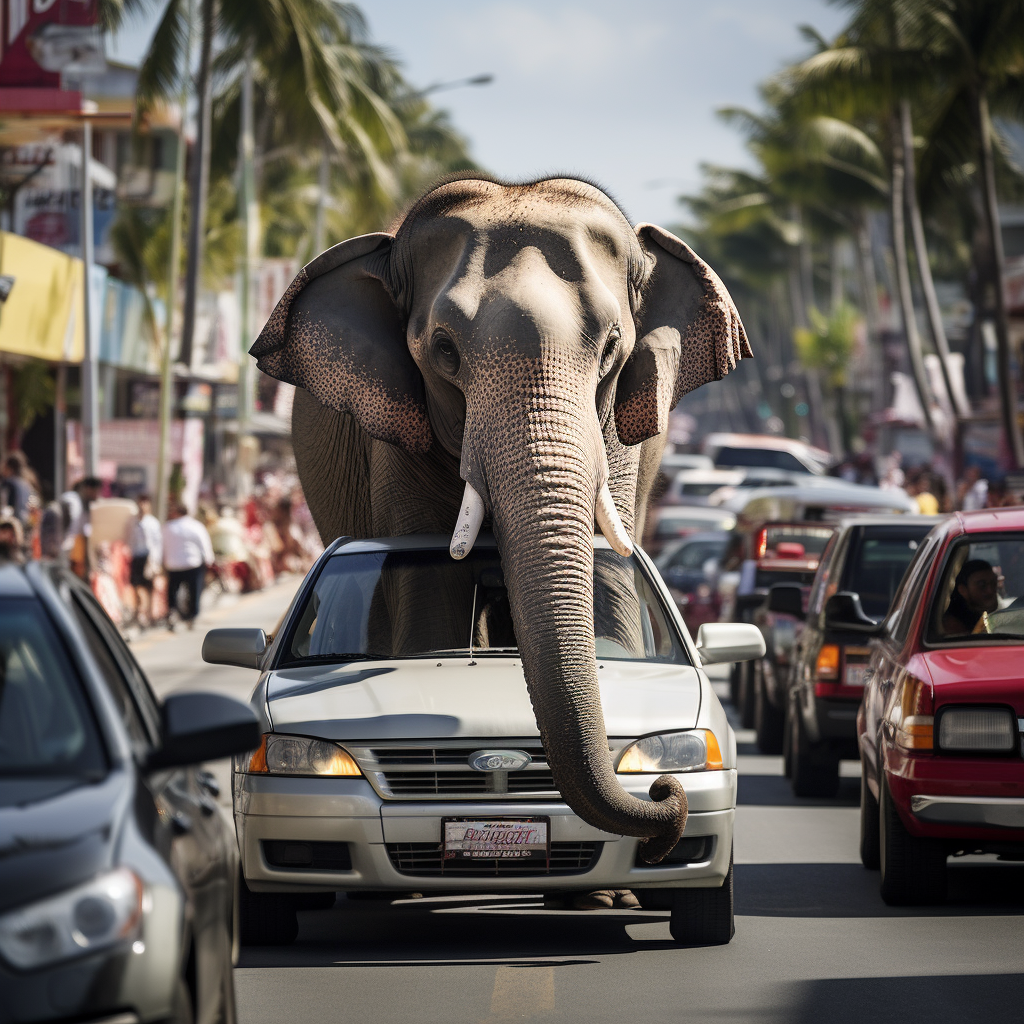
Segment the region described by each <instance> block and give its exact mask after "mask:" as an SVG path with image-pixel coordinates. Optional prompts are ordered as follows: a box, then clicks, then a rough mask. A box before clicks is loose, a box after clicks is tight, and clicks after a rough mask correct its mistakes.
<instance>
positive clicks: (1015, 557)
mask: <svg viewBox="0 0 1024 1024" xmlns="http://www.w3.org/2000/svg"><path fill="white" fill-rule="evenodd" d="M829 600H830V604H831V611H832V616H833V618H835V619H836V620H845V619H850V620H856V622H857V623H858V624H859V622H860V609H859V608H858V604H857V602H855V601H854V600H853V599H852V598H851V597H850V596H849V595H847V594H844V593H836V594H834V595H833V596H832V597H831V598H830V599H829ZM872 632H873V633H874V634H875V635H876V636H877V639H876V640H875V642H874V644H873V651H872V655H871V659H870V661H869V663H868V665H867V683H866V686H865V690H864V697H863V700H862V702H861V706H860V710H859V712H858V716H857V740H858V746H859V752H860V758H861V767H862V771H863V774H862V785H861V842H860V845H861V859H862V861H863V863H864V865H865V866H866V867H869V868H879V867H880V868H881V892H882V898H883V899H884V900H885V901H886V902H887V903H891V904H908V903H910V904H912V903H937V902H940V901H941V900H943V899H944V898H945V893H946V862H947V858H948V857H949V856H950V855H953V856H957V855H960V854H972V853H988V854H996V855H998V856H999V857H1000V858H1002V859H1005V860H1014V861H1019V860H1022V859H1024V686H1022V678H1024V508H1006V509H998V510H990V511H982V512H960V513H956V514H955V515H953V516H951V517H950V518H949V519H947V520H946V521H945V522H943V523H941V524H940V525H939V526H937V527H936V528H935V529H934V530H933V531H932V532H931V533H930V534H929V536H928V538H927V539H926V540H925V541H924V543H922V544H921V546H920V547H919V548H918V551H917V554H916V556H915V558H914V561H913V562H912V563H911V565H910V567H909V569H908V570H907V573H906V576H905V577H904V579H903V583H902V585H901V586H900V589H899V591H898V593H897V594H896V597H895V599H894V601H893V603H892V609H891V611H890V612H889V615H888V616H887V617H886V619H885V620H884V622H883V623H882V624H881V625H880V626H878V627H873V628H872Z"/></svg>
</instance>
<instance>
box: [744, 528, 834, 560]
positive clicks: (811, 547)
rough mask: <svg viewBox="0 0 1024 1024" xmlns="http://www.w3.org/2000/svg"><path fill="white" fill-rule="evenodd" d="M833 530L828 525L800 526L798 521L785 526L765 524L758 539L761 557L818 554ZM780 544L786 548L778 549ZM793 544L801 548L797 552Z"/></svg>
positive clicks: (822, 549) (804, 556)
mask: <svg viewBox="0 0 1024 1024" xmlns="http://www.w3.org/2000/svg"><path fill="white" fill-rule="evenodd" d="M834 532H835V531H834V530H833V529H832V528H831V527H830V526H802V525H800V524H799V523H796V524H792V525H787V526H766V527H765V528H764V530H763V531H762V536H761V538H760V540H759V548H760V556H761V557H762V558H783V557H785V558H808V557H812V556H817V555H820V554H821V553H822V552H823V551H824V550H825V545H826V544H828V542H829V539H830V538H831V536H832V534H833V533H834ZM780 544H788V545H789V547H788V548H783V550H782V551H779V545H780ZM794 545H799V546H800V547H801V548H803V553H802V554H800V553H797V551H796V549H795V547H794Z"/></svg>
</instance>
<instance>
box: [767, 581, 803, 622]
mask: <svg viewBox="0 0 1024 1024" xmlns="http://www.w3.org/2000/svg"><path fill="white" fill-rule="evenodd" d="M768 611H770V612H778V613H779V614H780V615H792V616H794V617H795V618H798V619H802V618H803V617H804V592H803V591H802V590H801V589H800V588H799V587H797V586H795V585H794V584H792V583H776V584H775V585H774V586H772V587H771V588H770V589H769V590H768Z"/></svg>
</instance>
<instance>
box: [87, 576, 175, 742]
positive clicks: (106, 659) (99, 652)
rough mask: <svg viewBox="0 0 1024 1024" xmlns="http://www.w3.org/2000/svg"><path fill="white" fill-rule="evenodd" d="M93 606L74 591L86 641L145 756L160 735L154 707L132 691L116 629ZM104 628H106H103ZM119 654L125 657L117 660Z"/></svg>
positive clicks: (121, 714) (128, 730)
mask: <svg viewBox="0 0 1024 1024" xmlns="http://www.w3.org/2000/svg"><path fill="white" fill-rule="evenodd" d="M92 604H94V601H93V598H92V596H91V595H90V594H84V593H81V591H80V589H79V588H77V587H76V588H74V592H73V594H72V597H71V601H70V608H71V612H72V614H73V615H74V616H75V619H76V620H77V621H78V625H79V626H80V627H81V630H82V634H83V636H84V638H85V642H86V643H87V644H88V646H89V650H90V652H91V653H92V656H93V657H94V658H95V659H96V663H97V665H98V666H99V670H100V674H101V675H102V677H103V681H104V682H105V683H106V685H107V689H108V690H109V691H110V695H111V696H112V697H113V698H114V703H115V704H116V705H117V709H118V712H119V713H120V716H121V721H122V723H123V724H124V727H125V730H126V731H127V733H128V736H129V737H130V739H131V742H132V746H133V747H134V748H135V749H136V751H137V752H143V753H144V752H146V751H147V750H149V749H150V748H151V747H152V746H153V745H154V744H155V743H156V741H157V737H158V735H159V725H158V719H157V718H156V711H155V708H150V707H147V706H146V703H143V702H142V701H140V700H139V695H138V694H136V693H134V692H133V686H132V683H131V682H130V681H129V677H130V675H131V671H130V668H129V664H128V659H126V658H124V656H123V653H122V652H117V653H115V652H116V651H117V643H118V642H121V641H120V638H119V637H116V636H112V635H111V634H116V630H114V628H113V627H112V626H109V624H108V623H106V622H104V618H105V615H104V613H103V611H102V609H100V608H99V606H98V605H96V607H95V608H93V607H92ZM105 626H106V627H107V628H104V627H105ZM118 654H122V656H121V657H118ZM132 664H134V659H132Z"/></svg>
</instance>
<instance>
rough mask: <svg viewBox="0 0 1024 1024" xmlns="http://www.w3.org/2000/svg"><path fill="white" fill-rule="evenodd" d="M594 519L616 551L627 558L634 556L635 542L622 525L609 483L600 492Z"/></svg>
mask: <svg viewBox="0 0 1024 1024" xmlns="http://www.w3.org/2000/svg"><path fill="white" fill-rule="evenodd" d="M594 517H595V518H596V519H597V525H598V526H600V527H601V532H602V533H603V534H604V536H605V539H606V540H607V541H608V543H609V544H611V546H612V548H613V549H614V550H615V551H617V552H618V553H619V554H620V555H623V556H624V557H626V558H628V557H629V556H630V555H631V554H633V542H632V541H631V540H630V539H629V534H628V533H626V528H625V527H624V526H623V525H622V520H621V519H620V518H619V510H618V509H617V508H616V507H615V501H614V500H613V499H612V492H611V491H610V490H609V489H608V484H607V482H606V483H605V484H604V485H603V486H602V487H601V490H600V491H599V492H598V495H597V507H596V508H595V509H594Z"/></svg>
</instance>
